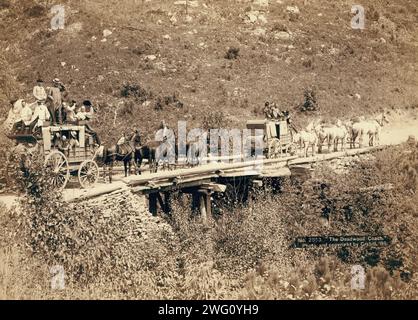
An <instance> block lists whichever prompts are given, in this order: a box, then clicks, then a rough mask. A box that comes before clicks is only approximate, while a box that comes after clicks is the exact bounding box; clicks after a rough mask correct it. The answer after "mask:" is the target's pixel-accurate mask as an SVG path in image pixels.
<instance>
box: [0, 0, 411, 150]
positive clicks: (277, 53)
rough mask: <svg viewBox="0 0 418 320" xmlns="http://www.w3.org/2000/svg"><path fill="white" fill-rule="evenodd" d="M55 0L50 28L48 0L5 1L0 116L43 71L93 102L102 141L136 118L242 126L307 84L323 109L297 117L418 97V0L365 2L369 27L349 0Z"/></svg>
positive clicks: (293, 104)
mask: <svg viewBox="0 0 418 320" xmlns="http://www.w3.org/2000/svg"><path fill="white" fill-rule="evenodd" d="M60 3H61V4H63V5H65V9H66V11H65V28H64V29H63V30H57V31H53V30H51V29H49V28H50V21H51V18H52V16H53V14H52V13H50V7H51V6H52V4H51V3H50V1H31V0H20V1H17V0H2V1H0V26H1V29H2V30H3V32H2V33H1V35H0V48H1V51H0V64H1V66H2V74H1V75H0V85H1V88H2V90H1V92H0V99H1V101H0V102H1V105H2V114H3V115H6V110H7V108H8V107H9V105H8V101H9V100H10V99H13V98H18V97H27V99H28V100H31V95H30V93H31V89H32V87H33V84H34V81H36V79H37V78H38V77H42V78H43V79H44V80H45V81H50V80H51V79H52V78H54V77H59V78H60V79H61V80H62V81H63V82H64V83H65V84H66V85H67V89H68V90H69V92H70V98H71V99H76V100H77V101H81V100H84V99H90V100H92V101H93V103H94V104H95V105H96V106H97V108H98V119H97V120H96V123H95V127H96V128H97V130H98V131H99V134H100V135H101V136H102V137H103V140H104V141H105V142H110V141H112V142H114V141H115V139H116V138H117V137H118V136H119V135H120V134H121V133H122V131H123V130H128V129H130V128H133V127H138V128H140V129H141V130H142V131H143V132H145V133H148V134H150V133H151V132H152V130H153V129H154V128H155V127H156V126H157V124H158V123H159V121H160V120H161V119H166V121H167V122H168V123H169V125H171V126H173V127H175V126H176V122H177V120H188V121H189V125H190V126H196V125H200V124H201V121H202V117H203V116H204V115H206V114H209V112H218V111H219V112H223V114H224V120H225V122H226V124H227V125H228V126H230V127H232V126H237V127H242V126H243V123H244V122H245V120H247V119H248V118H251V117H255V116H259V117H260V116H261V114H260V109H261V108H262V106H263V105H264V102H265V101H275V102H276V103H278V104H279V105H280V106H282V108H283V109H289V110H292V112H293V113H295V112H298V105H300V104H301V103H302V102H303V92H304V89H305V88H308V87H309V88H312V89H313V90H314V91H315V93H316V95H317V98H318V101H319V105H320V110H319V111H317V112H316V113H314V114H313V115H312V114H309V115H304V114H303V115H302V114H297V115H295V116H294V119H295V121H296V123H297V124H301V123H303V121H304V119H305V118H306V117H307V116H309V117H311V116H315V117H316V116H319V115H321V116H323V117H325V118H332V117H340V118H347V117H349V116H351V115H354V114H370V113H373V112H377V111H379V110H381V109H383V108H385V109H391V108H392V109H404V108H416V107H417V106H418V91H417V87H418V77H417V71H418V55H417V49H418V40H417V38H416V35H417V34H418V19H417V17H418V11H417V9H418V6H417V3H416V1H415V0H399V1H396V2H392V1H383V0H373V1H372V0H364V1H362V4H363V6H364V7H365V9H366V28H365V29H364V30H354V29H352V28H351V27H350V21H351V17H352V14H351V13H350V10H351V6H352V5H353V4H354V2H353V1H347V0H334V1H332V2H330V1H326V0H310V1H308V0H304V1H302V0H293V1H287V0H278V1H276V0H270V1H261V0H256V1H248V0H234V1H221V0H206V1H188V2H187V8H186V5H185V3H186V1H159V0H147V1H144V0H142V1H139V0H125V1H123V2H121V1H115V0H111V1H109V0H106V1H104V0H94V1H93V0H85V1H78V0H73V1H64V0H63V1H60ZM266 3H267V5H266ZM289 6H292V8H293V9H292V8H289ZM295 7H297V10H296V9H295ZM292 11H293V12H292ZM104 30H106V32H105V33H106V36H105V35H104V33H103V32H104ZM108 31H111V34H110V32H108ZM229 48H236V49H239V52H238V56H237V58H236V59H227V58H226V57H225V55H226V53H227V51H228V49H229ZM127 84H129V85H131V87H129V88H130V89H131V90H125V91H124V92H121V91H122V89H123V86H124V85H127ZM136 86H138V87H136ZM129 88H128V89H129ZM132 89H133V90H132Z"/></svg>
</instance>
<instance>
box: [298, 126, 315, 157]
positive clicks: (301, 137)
mask: <svg viewBox="0 0 418 320" xmlns="http://www.w3.org/2000/svg"><path fill="white" fill-rule="evenodd" d="M293 143H295V144H296V145H298V146H299V149H300V150H302V148H303V154H304V156H305V157H308V149H309V147H311V148H312V156H314V155H315V151H316V147H317V145H318V137H317V135H316V133H315V130H314V123H313V122H311V123H310V124H309V125H308V126H307V128H306V130H302V131H299V132H298V133H296V134H294V135H293Z"/></svg>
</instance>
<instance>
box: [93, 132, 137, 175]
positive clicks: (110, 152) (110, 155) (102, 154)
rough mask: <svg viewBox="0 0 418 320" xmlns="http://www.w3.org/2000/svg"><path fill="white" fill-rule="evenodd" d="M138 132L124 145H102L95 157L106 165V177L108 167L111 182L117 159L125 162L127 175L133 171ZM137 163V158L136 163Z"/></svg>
mask: <svg viewBox="0 0 418 320" xmlns="http://www.w3.org/2000/svg"><path fill="white" fill-rule="evenodd" d="M136 138H137V134H134V135H133V136H132V137H131V138H130V139H128V140H127V141H126V142H125V143H124V144H122V145H113V146H110V147H107V146H103V145H102V146H100V147H99V148H98V149H97V151H96V153H95V155H94V158H95V159H98V160H100V161H101V162H102V163H103V165H104V174H105V177H106V169H109V170H108V171H109V182H110V183H111V182H112V174H113V165H114V163H115V162H116V161H121V162H123V166H124V168H125V177H127V176H128V174H130V173H131V167H132V160H133V159H134V157H135V158H136V154H137V153H138V150H139V149H140V148H139V145H138V143H137V142H136V141H137V140H136ZM134 164H135V165H136V160H135V163H134Z"/></svg>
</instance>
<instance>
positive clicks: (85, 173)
mask: <svg viewBox="0 0 418 320" xmlns="http://www.w3.org/2000/svg"><path fill="white" fill-rule="evenodd" d="M97 180H99V166H98V165H97V163H96V162H95V161H93V160H86V161H84V162H83V163H82V164H81V165H80V169H79V170H78V181H79V182H80V185H81V187H82V188H84V189H86V188H89V187H90V186H92V185H94V184H95V183H96V182H97Z"/></svg>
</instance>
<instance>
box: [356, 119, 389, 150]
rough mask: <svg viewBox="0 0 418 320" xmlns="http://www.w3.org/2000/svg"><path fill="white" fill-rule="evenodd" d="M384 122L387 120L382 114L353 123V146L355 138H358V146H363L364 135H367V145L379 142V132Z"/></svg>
mask: <svg viewBox="0 0 418 320" xmlns="http://www.w3.org/2000/svg"><path fill="white" fill-rule="evenodd" d="M385 122H389V120H388V119H387V117H386V115H385V114H384V113H382V115H381V116H380V117H378V118H375V119H373V120H363V121H360V122H356V123H353V126H352V128H351V131H352V132H351V134H352V145H353V146H354V147H355V144H356V141H357V138H358V140H359V148H361V147H363V140H364V136H365V135H368V136H369V146H373V145H379V144H380V132H381V130H382V127H383V126H384V123H385Z"/></svg>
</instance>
